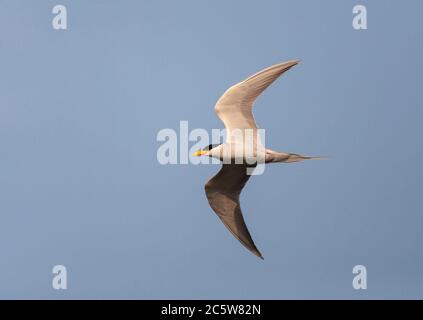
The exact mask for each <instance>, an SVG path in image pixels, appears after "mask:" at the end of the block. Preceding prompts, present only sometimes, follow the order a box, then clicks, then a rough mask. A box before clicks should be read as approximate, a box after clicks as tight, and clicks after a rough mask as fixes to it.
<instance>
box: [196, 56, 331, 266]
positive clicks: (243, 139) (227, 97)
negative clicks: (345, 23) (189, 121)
mask: <svg viewBox="0 0 423 320" xmlns="http://www.w3.org/2000/svg"><path fill="white" fill-rule="evenodd" d="M298 63H299V60H292V61H288V62H283V63H279V64H276V65H273V66H271V67H269V68H266V69H264V70H262V71H259V72H258V73H256V74H254V75H252V76H250V77H248V78H247V79H245V80H243V81H241V82H239V83H237V84H235V85H233V86H232V87H230V88H229V89H228V90H226V92H225V93H224V94H223V95H222V96H221V97H220V99H219V100H218V101H217V103H216V106H215V111H216V114H217V116H218V117H219V118H220V120H221V121H222V122H223V124H224V125H225V129H226V132H227V135H226V136H227V138H226V142H225V143H223V144H213V145H209V146H207V147H205V148H203V149H200V150H198V151H197V152H195V153H194V154H193V155H194V156H209V157H213V158H216V159H219V160H220V161H222V162H223V164H222V168H221V169H220V171H219V172H218V173H217V174H216V175H215V176H214V177H213V178H211V179H210V180H209V181H208V182H207V183H206V185H205V192H206V196H207V199H208V202H209V204H210V207H211V208H212V209H213V211H214V212H215V213H216V214H217V215H218V217H219V218H220V219H221V220H222V222H223V223H224V225H225V226H226V227H227V228H228V229H229V231H230V232H231V233H232V234H233V235H234V236H235V238H237V239H238V240H239V241H240V242H241V243H242V244H243V245H244V246H245V247H246V248H247V249H248V250H250V251H251V252H252V253H253V254H255V255H256V256H258V257H259V258H261V259H263V256H262V254H261V253H260V251H259V250H258V249H257V247H256V245H255V244H254V241H253V239H252V238H251V235H250V232H249V231H248V228H247V226H246V224H245V221H244V218H243V215H242V211H241V207H240V202H239V196H240V194H241V191H242V189H243V188H244V186H245V184H246V183H247V181H248V179H249V178H250V175H251V172H252V170H254V168H255V167H256V166H257V165H258V164H259V163H278V162H285V163H291V162H298V161H303V160H308V159H321V158H324V157H309V156H303V155H300V154H296V153H289V152H277V151H273V150H270V149H266V148H265V147H264V146H263V145H262V143H261V139H260V135H259V133H260V132H259V130H258V128H257V125H256V122H255V120H254V117H253V113H252V109H253V105H254V102H255V101H256V99H257V98H258V97H259V95H260V94H261V93H262V92H263V91H264V90H266V88H268V87H269V86H270V85H271V84H272V83H273V82H274V81H275V80H276V79H277V78H279V76H280V75H282V74H283V73H284V72H285V71H288V70H289V69H290V68H292V67H293V66H295V65H296V64H298ZM248 137H250V138H249V139H248ZM249 169H250V170H249Z"/></svg>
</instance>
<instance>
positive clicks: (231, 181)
mask: <svg viewBox="0 0 423 320" xmlns="http://www.w3.org/2000/svg"><path fill="white" fill-rule="evenodd" d="M249 177H250V176H249V175H247V167H246V166H245V165H243V164H223V165H222V168H221V169H220V171H219V172H218V173H217V174H216V175H215V176H214V177H213V178H211V179H210V180H209V181H208V182H207V183H206V185H205V191H206V196H207V199H208V201H209V204H210V206H211V207H212V209H213V211H214V212H216V214H217V215H218V216H219V218H220V219H221V220H222V222H223V223H224V224H225V226H226V227H227V228H228V229H229V231H231V232H232V234H233V235H234V236H235V237H236V238H237V239H238V240H239V241H240V242H241V243H242V244H243V245H244V246H245V247H246V248H247V249H248V250H250V251H251V252H252V253H254V254H255V255H256V256H258V257H260V258H262V259H263V257H262V255H261V253H260V252H259V251H258V249H257V247H256V246H255V244H254V241H253V239H252V238H251V235H250V232H249V231H248V228H247V226H246V225H245V222H244V218H243V216H242V212H241V207H240V204H239V195H240V194H241V190H242V188H243V187H244V186H245V184H246V183H247V181H248V179H249Z"/></svg>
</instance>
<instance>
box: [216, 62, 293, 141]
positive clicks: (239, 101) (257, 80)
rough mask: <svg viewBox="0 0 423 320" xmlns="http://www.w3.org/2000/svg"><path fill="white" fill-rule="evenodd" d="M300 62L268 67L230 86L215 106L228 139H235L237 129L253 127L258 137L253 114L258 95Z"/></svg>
mask: <svg viewBox="0 0 423 320" xmlns="http://www.w3.org/2000/svg"><path fill="white" fill-rule="evenodd" d="M298 63H299V60H292V61H288V62H283V63H279V64H276V65H273V66H271V67H269V68H266V69H264V70H262V71H259V72H257V73H256V74H254V75H252V76H250V77H248V78H247V79H245V80H243V81H241V82H239V83H237V84H235V85H234V86H232V87H230V88H229V89H228V90H226V92H225V93H224V94H223V95H222V96H221V97H220V99H219V100H218V101H217V103H216V106H215V111H216V114H217V116H218V117H219V118H220V120H222V122H223V124H224V125H225V128H226V130H227V131H228V132H227V136H228V139H227V140H231V139H233V137H232V135H231V131H233V130H235V129H241V130H243V129H253V130H254V131H255V132H254V136H255V137H257V136H258V135H257V132H256V131H257V125H256V122H255V120H254V116H253V111H252V109H253V105H254V102H255V100H256V99H257V98H258V96H259V95H260V94H261V93H262V92H263V91H264V90H266V88H268V87H269V86H270V85H271V84H272V83H273V82H274V81H275V80H276V79H277V78H279V76H280V75H281V74H283V73H284V72H285V71H287V70H289V69H290V68H292V67H293V66H295V65H296V64H298Z"/></svg>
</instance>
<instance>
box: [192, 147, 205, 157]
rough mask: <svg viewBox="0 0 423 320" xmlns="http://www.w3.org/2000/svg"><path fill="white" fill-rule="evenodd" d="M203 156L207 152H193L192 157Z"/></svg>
mask: <svg viewBox="0 0 423 320" xmlns="http://www.w3.org/2000/svg"><path fill="white" fill-rule="evenodd" d="M205 154H207V152H206V151H203V150H201V149H200V150H198V151H196V152H194V153H193V154H192V155H193V156H194V157H199V156H203V155H205Z"/></svg>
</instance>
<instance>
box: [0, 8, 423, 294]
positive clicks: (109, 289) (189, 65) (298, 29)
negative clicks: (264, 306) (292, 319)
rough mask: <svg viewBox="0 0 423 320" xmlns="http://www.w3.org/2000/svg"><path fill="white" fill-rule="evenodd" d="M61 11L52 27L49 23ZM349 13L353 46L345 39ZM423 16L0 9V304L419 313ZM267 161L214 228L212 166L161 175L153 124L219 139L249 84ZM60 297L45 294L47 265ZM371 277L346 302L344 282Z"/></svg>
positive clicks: (386, 11) (166, 169) (396, 11)
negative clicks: (251, 245)
mask: <svg viewBox="0 0 423 320" xmlns="http://www.w3.org/2000/svg"><path fill="white" fill-rule="evenodd" d="M56 4H63V5H65V6H66V7H67V11H68V12H67V13H68V21H67V22H68V30H66V31H63V30H61V31H60V30H54V29H53V28H52V25H51V21H52V18H53V14H52V12H51V11H52V8H53V6H54V5H56ZM356 4H365V5H366V6H367V9H368V30H362V31H357V30H354V29H353V28H352V24H351V22H352V18H353V15H352V8H353V6H354V5H356ZM422 11H423V3H422V2H421V1H393V0H390V1H338V0H332V1H328V0H326V1H311V0H310V1H305V0H303V1H299V0H295V1H294V0H292V1H281V0H274V1H252V0H246V1H245V0H243V1H241V0H237V1H223V0H218V1H211V0H207V1H194V0H190V1H188V0H178V1H170V0H168V1H82V0H79V1H69V0H60V1H50V0H49V1H41V0H40V1H29V0H28V1H15V0H13V1H12V0H2V1H1V2H0V87H1V94H0V253H1V260H0V261H1V262H0V298H42V299H43V298H53V299H62V298H130V299H135V298H144V299H147V298H162V299H166V298H198V299H200V298H240V299H242V298H250V299H254V298H270V299H281V298H320V299H321V298H340V299H342V298H352V299H356V298H357V299H360V298H423V257H422V254H423V253H422V243H423V233H422V225H423V210H422V209H423V204H422V201H423V170H422V169H423V165H422V159H423V150H422V136H423V126H422V123H423V111H422V108H423V104H422V96H421V95H422V85H421V84H422V80H421V75H422V71H423V61H422V57H423V44H422V20H421V14H422ZM290 59H301V60H302V63H301V64H300V65H298V66H296V67H295V68H293V69H291V70H290V71H289V72H288V73H286V74H285V75H284V76H283V77H282V78H281V79H280V80H279V81H278V82H276V83H275V84H274V85H273V86H272V87H271V88H269V89H268V90H267V91H266V92H265V94H264V95H263V96H262V97H261V98H260V99H259V101H258V103H257V105H256V109H255V115H256V119H257V122H258V123H259V125H260V127H262V128H265V129H266V143H267V146H269V147H270V148H272V149H274V150H281V151H292V152H297V153H303V154H310V155H328V156H330V160H328V161H315V162H304V163H299V164H280V165H273V166H269V167H268V168H267V169H266V171H265V173H264V175H262V176H258V177H253V178H252V179H251V180H250V182H249V184H248V185H247V186H246V188H245V190H244V193H243V194H242V197H241V198H242V199H241V200H242V206H243V210H244V216H245V219H246V221H247V224H248V226H249V229H250V231H251V233H252V236H253V238H254V240H255V242H256V244H257V246H258V247H259V249H260V250H261V252H262V253H263V255H264V258H265V260H264V261H261V260H260V259H257V258H256V257H255V256H253V255H252V254H250V253H249V252H248V251H247V250H245V249H244V248H243V247H242V246H241V245H240V244H239V243H238V242H237V241H236V240H235V239H234V238H233V237H232V235H231V234H230V233H229V232H228V231H227V230H226V229H225V227H224V226H223V225H222V224H221V222H220V221H219V220H218V218H217V217H216V216H215V215H214V213H213V212H212V210H211V209H210V207H209V206H208V204H207V200H206V198H205V195H204V191H203V185H204V182H205V181H206V180H207V179H208V178H209V177H210V176H212V175H213V174H214V173H215V172H216V171H217V170H218V169H219V166H218V165H169V166H162V165H160V164H159V163H158V162H157V159H156V153H157V149H158V147H159V146H160V143H159V142H157V141H156V135H157V133H158V131H159V130H161V129H163V128H174V129H178V127H179V121H181V120H187V121H189V126H190V128H191V129H194V128H205V129H207V130H211V129H212V128H221V127H222V124H221V123H220V121H219V119H218V118H217V117H216V116H215V114H214V110H213V107H214V104H215V102H216V100H217V99H218V98H219V97H220V95H221V94H222V93H223V92H224V90H225V89H226V88H227V87H228V86H230V85H232V84H234V83H235V82H237V81H240V80H242V79H244V78H245V77H247V76H248V75H250V74H252V73H254V72H256V71H258V70H260V69H261V68H264V67H267V66H270V65H272V64H274V63H278V62H281V61H285V60H290ZM59 264H62V265H65V266H66V268H67V271H68V289H67V290H66V291H64V290H60V291H57V290H53V288H52V285H51V282H52V278H53V274H52V268H53V266H54V265H59ZM358 264H362V265H365V266H366V267H367V272H368V280H367V281H368V283H367V285H368V289H367V290H359V291H357V290H354V289H353V287H352V285H351V282H352V279H353V274H352V268H353V266H354V265H358Z"/></svg>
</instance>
